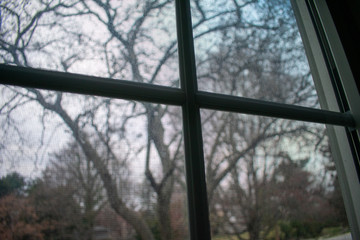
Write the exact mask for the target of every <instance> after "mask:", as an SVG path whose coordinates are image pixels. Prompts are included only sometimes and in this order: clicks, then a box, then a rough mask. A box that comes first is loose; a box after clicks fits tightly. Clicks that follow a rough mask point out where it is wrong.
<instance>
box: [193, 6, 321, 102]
mask: <svg viewBox="0 0 360 240" xmlns="http://www.w3.org/2000/svg"><path fill="white" fill-rule="evenodd" d="M191 4H192V21H193V30H194V38H195V52H196V65H197V74H198V85H199V89H200V90H202V91H208V92H216V93H222V94H229V95H235V96H241V97H247V98H255V99H261V100H267V101H274V102H280V103H288V104H296V105H302V106H308V107H319V106H318V102H317V96H316V92H315V88H314V86H313V80H312V77H311V74H310V69H309V65H308V62H307V59H306V57H305V53H304V49H303V45H302V41H301V38H300V35H299V32H298V28H297V25H296V22H295V18H294V15H293V12H292V9H291V5H290V1H288V0H276V1H237V0H236V1H227V0H221V1H215V0H206V1H196V0H193V1H191Z"/></svg>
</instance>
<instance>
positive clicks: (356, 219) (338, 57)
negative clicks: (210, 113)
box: [0, 0, 360, 240]
mask: <svg viewBox="0 0 360 240" xmlns="http://www.w3.org/2000/svg"><path fill="white" fill-rule="evenodd" d="M292 5H293V9H294V12H295V16H296V18H297V22H298V25H299V29H300V33H301V36H302V38H303V42H304V46H305V50H306V53H307V56H308V59H309V64H310V68H311V71H312V74H313V78H314V82H315V86H316V89H317V92H318V95H319V101H320V104H321V106H322V109H321V110H319V109H313V108H308V107H301V106H295V105H288V104H281V103H274V102H268V101H262V100H256V99H248V98H243V97H235V96H228V95H223V94H217V93H209V92H203V91H199V90H198V87H197V76H196V65H195V54H194V41H193V33H192V23H191V10H190V0H186V1H185V0H175V9H176V22H177V34H178V53H179V71H180V82H181V88H180V89H177V88H172V87H165V86H158V85H152V84H145V83H136V82H130V81H123V80H113V79H107V78H99V77H90V76H85V75H80V74H70V73H60V72H54V71H47V70H39V69H30V68H23V67H17V66H9V65H4V64H0V72H1V79H0V83H1V84H6V85H16V86H21V87H33V88H41V89H48V90H55V91H65V92H72V93H79V94H89V95H97V96H104V97H111V98H119V99H127V100H138V101H147V102H152V103H162V104H170V105H176V106H181V107H182V112H183V132H184V144H185V166H186V180H187V197H188V211H189V225H190V237H191V239H192V240H200V239H205V240H206V239H211V235H210V222H209V210H208V202H207V193H206V182H205V169H204V153H203V142H202V133H201V119H200V109H202V108H206V109H213V110H221V111H232V112H236V113H242V114H254V115H260V116H269V117H276V118H284V119H291V120H299V121H308V122H315V123H324V124H327V130H328V134H329V138H330V141H331V147H332V153H333V155H334V159H335V164H336V168H337V171H338V175H339V180H340V185H341V190H342V195H343V197H344V202H345V207H346V211H347V216H348V219H349V224H350V227H351V231H352V234H353V238H355V239H358V238H360V230H359V229H360V225H359V224H360V208H359V204H358V200H359V199H360V186H359V172H357V169H359V166H357V165H358V162H359V159H358V151H359V149H358V145H356V144H359V140H358V139H359V126H360V109H359V108H357V107H356V106H355V103H358V102H360V98H359V94H358V92H356V89H357V88H356V85H355V80H354V78H353V76H352V73H351V70H350V68H349V64H348V62H347V59H346V56H345V54H344V50H343V48H342V45H341V42H340V40H339V36H338V34H337V32H336V29H335V25H334V23H333V22H332V19H331V14H330V12H329V9H328V8H327V5H326V2H325V1H316V2H315V1H310V0H301V1H296V0H292ZM314 18H316V19H317V20H318V21H319V23H321V24H320V26H316V21H315V20H314ZM316 27H317V28H316ZM319 31H322V32H321V34H323V37H324V39H321V36H320V35H319ZM324 48H327V49H328V52H326V51H325V50H324ZM331 61H332V63H333V65H331ZM329 66H330V67H329ZM334 69H335V71H336V73H337V74H338V79H337V81H339V83H340V84H341V86H342V88H341V89H342V90H341V91H343V94H344V96H342V97H341V96H340V95H341V93H339V89H336V88H334V86H333V85H334V84H333V82H334V79H333V78H334V76H332V74H333V72H332V71H333V70H334ZM49 79H52V80H51V81H49ZM354 85H355V87H354ZM339 99H341V101H345V103H346V104H347V106H348V107H347V108H348V109H346V108H343V107H342V105H341V104H343V103H339V101H340V100H339Z"/></svg>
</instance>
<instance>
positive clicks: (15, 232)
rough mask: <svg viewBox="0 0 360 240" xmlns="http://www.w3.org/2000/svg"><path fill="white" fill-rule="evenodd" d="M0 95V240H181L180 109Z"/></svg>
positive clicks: (41, 93) (184, 234)
mask: <svg viewBox="0 0 360 240" xmlns="http://www.w3.org/2000/svg"><path fill="white" fill-rule="evenodd" d="M0 87H1V88H0V91H1V94H0V124H1V129H2V130H1V131H0V139H1V140H0V156H1V162H0V169H1V170H0V218H1V219H5V218H6V219H7V218H9V219H10V220H11V221H8V222H4V221H2V222H1V223H0V228H1V231H0V239H7V238H8V239H10V238H11V239H13V238H19V239H20V238H21V239H22V238H23V237H24V236H25V235H26V236H27V238H29V237H31V238H34V239H91V238H92V239H105V238H106V239H140V238H141V239H164V240H165V239H187V238H188V224H187V222H188V220H187V218H188V217H187V216H188V214H187V203H186V184H185V177H184V153H183V152H184V149H183V140H182V139H183V138H182V124H181V123H182V120H181V109H180V108H179V107H173V106H165V105H158V104H150V103H143V102H134V101H124V100H116V99H108V98H101V97H93V96H84V95H76V94H69V93H62V92H53V91H45V90H37V89H25V88H19V87H10V86H0ZM17 213H19V214H17Z"/></svg>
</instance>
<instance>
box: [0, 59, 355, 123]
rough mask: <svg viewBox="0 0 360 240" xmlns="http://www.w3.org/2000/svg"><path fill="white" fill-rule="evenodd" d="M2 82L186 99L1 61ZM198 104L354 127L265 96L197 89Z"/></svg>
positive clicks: (335, 116)
mask: <svg viewBox="0 0 360 240" xmlns="http://www.w3.org/2000/svg"><path fill="white" fill-rule="evenodd" d="M0 71H1V72H2V79H1V80H0V82H1V83H2V84H9V85H17V86H23V87H34V88H42V89H48V90H55V91H67V92H73V93H79V94H91V95H97V96H104V97H112V98H119V99H127V100H139V101H148V102H154V103H162V104H171V105H177V106H182V105H183V104H184V103H185V101H186V96H185V94H184V92H183V91H182V90H180V89H176V88H171V87H165V86H158V85H153V84H146V83H136V82H130V81H124V80H113V79H107V78H99V77H91V76H86V75H80V74H72V73H60V72H54V71H47V70H38V69H31V68H23V67H16V66H8V65H4V64H1V65H0ZM195 99H196V104H197V105H198V106H199V107H200V108H206V109H213V110H223V111H232V112H237V113H246V114H253V115H262V116H268V117H278V118H284V119H292V120H299V121H308V122H315V123H325V124H332V125H340V126H344V127H350V128H354V127H355V126H356V125H355V121H354V119H353V117H352V115H351V114H350V113H338V112H333V111H327V110H319V109H314V108H308V107H302V106H295V105H290V104H283V103H275V102H269V101H264V100H256V99H249V98H243V97H236V96H229V95H224V94H218V93H209V92H204V91H197V92H195Z"/></svg>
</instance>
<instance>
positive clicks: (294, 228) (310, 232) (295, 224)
mask: <svg viewBox="0 0 360 240" xmlns="http://www.w3.org/2000/svg"><path fill="white" fill-rule="evenodd" d="M279 225H280V229H281V232H282V233H283V234H282V236H283V238H282V239H291V238H296V239H298V238H313V237H318V236H320V234H321V231H322V229H323V228H324V227H325V226H324V223H322V222H315V221H311V222H310V221H296V220H294V221H289V222H280V224H279Z"/></svg>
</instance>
